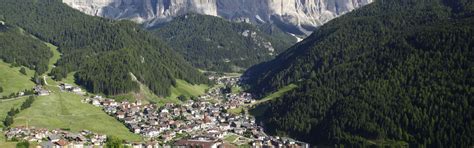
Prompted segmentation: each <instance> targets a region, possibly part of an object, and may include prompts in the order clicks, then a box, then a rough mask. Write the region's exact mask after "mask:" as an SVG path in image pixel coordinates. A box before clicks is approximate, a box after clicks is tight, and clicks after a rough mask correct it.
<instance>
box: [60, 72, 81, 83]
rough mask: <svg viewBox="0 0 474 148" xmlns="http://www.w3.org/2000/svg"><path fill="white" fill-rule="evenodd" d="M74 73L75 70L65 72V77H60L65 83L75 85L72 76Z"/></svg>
mask: <svg viewBox="0 0 474 148" xmlns="http://www.w3.org/2000/svg"><path fill="white" fill-rule="evenodd" d="M74 74H76V72H71V73H68V74H67V77H66V78H64V79H62V80H61V81H62V82H64V83H67V84H71V85H74V86H77V85H76V81H75V78H74Z"/></svg>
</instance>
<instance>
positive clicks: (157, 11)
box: [63, 0, 373, 34]
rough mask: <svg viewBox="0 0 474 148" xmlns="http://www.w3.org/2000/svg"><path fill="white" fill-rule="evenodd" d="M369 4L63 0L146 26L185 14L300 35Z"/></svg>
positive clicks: (343, 0) (353, 0)
mask: <svg viewBox="0 0 474 148" xmlns="http://www.w3.org/2000/svg"><path fill="white" fill-rule="evenodd" d="M372 1H373V0H63V2H64V3H66V4H68V5H69V6H71V7H73V8H76V9H78V10H80V11H82V12H84V13H87V14H89V15H95V16H101V17H106V18H112V19H130V20H133V21H136V22H138V23H144V24H146V25H147V26H150V27H151V26H154V25H156V24H159V23H163V22H167V21H169V20H171V19H172V18H174V17H176V16H180V15H183V14H186V13H190V12H192V13H199V14H205V15H212V16H219V17H223V18H226V19H229V20H233V21H244V22H249V23H272V24H275V25H277V26H278V27H280V28H282V29H283V30H285V31H288V32H291V33H296V34H303V33H308V31H311V30H313V29H314V27H317V26H319V25H321V24H323V23H325V22H327V21H329V20H331V19H333V18H335V17H337V16H339V15H341V14H344V13H346V12H349V11H351V10H354V9H356V8H359V7H361V6H364V5H366V4H369V3H371V2H372Z"/></svg>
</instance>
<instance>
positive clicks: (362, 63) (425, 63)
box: [247, 0, 474, 147]
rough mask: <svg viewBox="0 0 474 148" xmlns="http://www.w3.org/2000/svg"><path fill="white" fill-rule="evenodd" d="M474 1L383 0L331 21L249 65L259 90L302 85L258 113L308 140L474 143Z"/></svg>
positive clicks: (278, 130) (274, 127)
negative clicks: (274, 55) (274, 54)
mask: <svg viewBox="0 0 474 148" xmlns="http://www.w3.org/2000/svg"><path fill="white" fill-rule="evenodd" d="M473 10H474V2H473V1H469V0H417V1H411V0H383V1H382V0H379V1H376V2H375V3H373V4H371V5H368V6H366V7H364V8H361V9H359V10H356V11H354V12H352V13H349V14H347V15H344V16H342V17H340V18H337V19H335V20H333V21H331V22H329V23H327V24H325V25H324V26H322V27H321V28H320V29H318V30H316V31H315V32H314V33H313V34H312V35H311V36H310V37H308V38H307V39H305V40H304V41H302V42H300V43H299V44H297V45H295V46H294V47H292V48H290V49H289V50H287V51H286V52H284V53H282V54H281V55H279V56H278V57H277V58H276V59H275V60H272V61H270V62H267V63H263V64H261V65H259V66H255V67H253V68H251V69H250V70H249V71H247V75H248V76H251V78H250V79H249V80H248V83H249V85H250V87H251V90H252V91H253V92H255V93H260V94H267V93H269V92H272V91H275V90H277V89H278V88H281V87H283V86H286V85H288V84H292V83H296V84H298V86H299V87H298V88H297V89H296V90H294V91H290V92H288V93H287V94H286V95H284V96H283V97H281V98H279V99H277V100H276V101H275V102H273V103H270V104H267V105H268V106H269V107H270V109H268V110H267V112H266V114H265V115H264V116H263V117H264V118H263V119H262V122H263V123H264V124H265V127H266V129H267V130H269V131H270V132H272V133H274V134H279V135H288V136H292V137H295V138H297V139H301V140H304V141H308V142H310V143H312V144H322V145H333V144H350V145H370V144H377V143H378V144H381V143H389V144H390V143H391V142H399V141H402V142H407V143H409V144H411V145H418V146H428V147H440V146H444V147H446V146H447V147H450V146H453V147H469V146H472V145H474V134H473V133H474V128H473V124H474V120H473V119H474V100H473V99H472V96H474V91H473V86H474V79H473V77H474V75H473V74H474V69H473V67H474V60H473V59H474V52H473V49H474V25H473V24H474V13H473V12H474V11H473ZM392 144H393V143H392Z"/></svg>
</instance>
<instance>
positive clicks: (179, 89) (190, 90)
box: [167, 80, 209, 99]
mask: <svg viewBox="0 0 474 148" xmlns="http://www.w3.org/2000/svg"><path fill="white" fill-rule="evenodd" d="M208 88H209V86H208V85H205V84H201V85H192V84H189V83H187V82H186V81H184V80H176V87H171V96H169V97H167V98H168V99H176V98H177V97H178V96H180V95H184V96H186V97H191V96H199V95H203V94H204V93H205V91H206V89H208Z"/></svg>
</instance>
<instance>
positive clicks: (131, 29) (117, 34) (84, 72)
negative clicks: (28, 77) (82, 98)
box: [0, 0, 207, 96]
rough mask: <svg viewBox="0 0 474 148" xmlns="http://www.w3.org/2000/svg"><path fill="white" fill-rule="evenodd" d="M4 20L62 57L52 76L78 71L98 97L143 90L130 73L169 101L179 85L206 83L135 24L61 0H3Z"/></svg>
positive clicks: (0, 9) (80, 79) (0, 8)
mask: <svg viewBox="0 0 474 148" xmlns="http://www.w3.org/2000/svg"><path fill="white" fill-rule="evenodd" d="M0 3H1V5H0V16H2V17H3V18H4V20H5V21H6V22H9V23H11V24H13V25H17V26H19V27H21V28H24V29H25V30H26V31H27V32H29V33H31V34H33V35H35V36H37V37H39V38H40V39H41V40H44V41H47V42H50V43H53V44H54V45H56V46H58V47H59V50H60V52H61V53H62V57H61V59H60V60H59V61H58V63H57V67H56V68H55V69H53V71H52V73H51V74H52V75H53V76H54V77H55V78H56V79H61V78H64V77H65V76H67V74H68V73H69V72H73V71H77V73H76V78H77V80H78V83H79V84H80V85H82V86H85V87H86V88H87V89H88V90H89V91H92V92H94V93H104V94H107V95H116V94H121V93H126V92H130V91H134V90H137V89H139V86H138V84H137V83H136V82H134V81H132V79H131V76H130V74H129V73H130V72H132V73H133V74H135V76H136V77H137V78H138V80H139V81H140V82H143V83H144V84H145V85H147V86H148V87H149V88H150V89H151V90H152V91H153V92H154V93H155V94H157V95H160V96H168V95H170V88H171V85H173V84H174V83H175V79H183V80H186V81H188V82H190V83H193V84H194V83H206V82H207V79H206V78H205V77H204V76H202V75H201V74H200V72H199V71H197V70H196V69H194V68H193V67H191V65H190V64H188V63H187V62H185V60H184V59H183V58H182V57H181V56H179V55H178V54H176V53H175V52H173V51H172V50H170V49H169V48H168V47H167V46H165V45H164V44H163V42H162V41H160V40H158V39H156V38H155V37H153V36H152V35H150V34H148V33H147V32H146V31H144V30H141V29H140V27H139V26H136V25H135V24H134V23H131V22H126V21H120V22H119V21H111V20H107V19H102V18H97V17H91V16H88V15H85V14H82V13H81V12H79V11H76V10H74V9H72V8H70V7H68V6H67V5H65V4H63V3H62V2H61V1H59V0H22V1H16V0H0Z"/></svg>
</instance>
